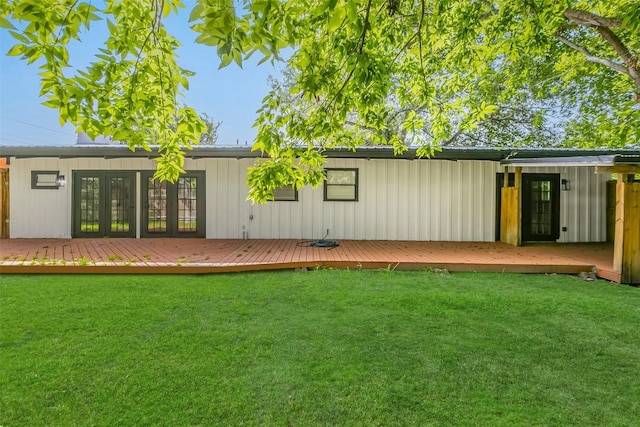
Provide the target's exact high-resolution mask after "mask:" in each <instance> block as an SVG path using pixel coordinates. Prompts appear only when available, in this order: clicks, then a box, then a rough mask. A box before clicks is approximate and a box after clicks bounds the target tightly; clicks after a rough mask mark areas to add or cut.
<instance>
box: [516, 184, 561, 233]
mask: <svg viewBox="0 0 640 427" xmlns="http://www.w3.org/2000/svg"><path fill="white" fill-rule="evenodd" d="M559 237H560V175H558V174H525V175H522V240H523V241H530V242H538V241H555V240H557V239H558V238H559Z"/></svg>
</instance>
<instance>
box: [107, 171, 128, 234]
mask: <svg viewBox="0 0 640 427" xmlns="http://www.w3.org/2000/svg"><path fill="white" fill-rule="evenodd" d="M109 184H110V187H111V194H110V196H111V197H110V203H109V205H110V206H111V212H110V213H111V221H110V227H109V230H110V231H111V232H112V233H128V232H129V230H130V228H131V226H130V220H131V218H130V213H131V209H130V204H131V201H130V195H131V186H132V182H131V180H130V179H128V178H126V177H111V179H110V182H109Z"/></svg>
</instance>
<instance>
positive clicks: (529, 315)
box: [0, 270, 640, 427]
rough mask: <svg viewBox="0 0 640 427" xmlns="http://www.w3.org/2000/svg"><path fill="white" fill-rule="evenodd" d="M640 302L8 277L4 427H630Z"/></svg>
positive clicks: (204, 279) (311, 282)
mask: <svg viewBox="0 0 640 427" xmlns="http://www.w3.org/2000/svg"><path fill="white" fill-rule="evenodd" d="M639 396H640V289H639V288H632V287H627V286H620V285H613V284H610V283H607V282H604V281H597V282H585V281H582V280H579V279H577V278H575V277H570V276H543V275H510V274H471V273H469V274H461V273H458V274H451V275H443V274H434V273H426V272H425V273H420V272H389V271H335V270H320V271H311V272H309V273H294V272H272V273H255V274H233V275H210V276H99V275H95V276H38V275H30V276H11V275H4V276H1V277H0V425H1V426H7V427H8V426H35V425H105V426H107V425H108V426H127V425H164V426H169V425H171V426H174V425H276V426H288V425H292V426H306V425H367V426H368V425H385V426H386V425H416V426H422V425H430V424H431V425H505V426H511V425H563V426H564V425H580V426H583V425H602V426H622V425H635V424H636V423H637V421H638V420H640V399H638V397H639Z"/></svg>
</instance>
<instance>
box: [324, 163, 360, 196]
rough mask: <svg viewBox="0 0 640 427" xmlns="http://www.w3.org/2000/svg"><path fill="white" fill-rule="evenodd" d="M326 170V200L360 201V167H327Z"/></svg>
mask: <svg viewBox="0 0 640 427" xmlns="http://www.w3.org/2000/svg"><path fill="white" fill-rule="evenodd" d="M325 172H326V173H327V180H326V181H325V183H324V200H325V201H340V202H357V201H358V169H325Z"/></svg>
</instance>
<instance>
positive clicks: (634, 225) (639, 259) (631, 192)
mask: <svg viewBox="0 0 640 427" xmlns="http://www.w3.org/2000/svg"><path fill="white" fill-rule="evenodd" d="M613 269H614V270H615V271H616V272H619V273H620V282H621V283H629V284H640V182H633V181H632V175H631V176H629V175H626V174H624V173H619V174H618V183H617V184H616V224H615V240H614V247H613Z"/></svg>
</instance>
